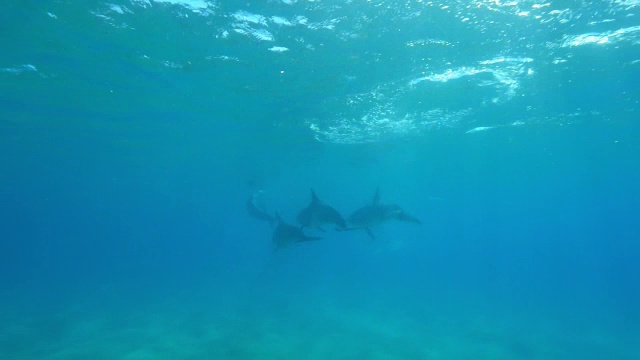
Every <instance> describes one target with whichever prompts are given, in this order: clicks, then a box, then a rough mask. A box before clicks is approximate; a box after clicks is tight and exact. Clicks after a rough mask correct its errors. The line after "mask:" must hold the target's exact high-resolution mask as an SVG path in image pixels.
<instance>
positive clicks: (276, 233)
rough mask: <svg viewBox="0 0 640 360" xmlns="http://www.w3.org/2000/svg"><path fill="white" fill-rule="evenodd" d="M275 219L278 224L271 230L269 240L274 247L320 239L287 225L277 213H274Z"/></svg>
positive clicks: (278, 247)
mask: <svg viewBox="0 0 640 360" xmlns="http://www.w3.org/2000/svg"><path fill="white" fill-rule="evenodd" d="M276 221H277V222H278V225H277V226H276V229H275V230H273V236H272V237H271V241H273V244H274V245H275V246H276V249H280V248H283V247H285V246H287V245H291V244H295V243H299V242H305V241H312V240H320V239H322V238H320V237H316V236H307V235H305V234H304V232H303V231H302V229H301V228H299V227H297V226H293V225H289V224H287V223H285V222H284V221H282V219H281V218H280V215H278V213H276Z"/></svg>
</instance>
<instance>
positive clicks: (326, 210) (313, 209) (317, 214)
mask: <svg viewBox="0 0 640 360" xmlns="http://www.w3.org/2000/svg"><path fill="white" fill-rule="evenodd" d="M297 220H298V223H300V225H302V227H310V228H317V229H319V230H322V231H324V230H323V229H322V225H325V224H336V225H337V226H338V227H339V228H342V229H346V228H347V223H346V222H345V221H344V218H343V217H342V215H340V213H339V212H338V211H337V210H336V209H334V208H333V207H332V206H331V205H329V204H327V203H325V202H323V201H322V200H320V199H319V198H318V196H317V195H316V193H315V191H313V189H311V202H310V203H309V205H308V206H307V207H306V208H304V209H302V210H301V211H300V213H299V214H298V218H297Z"/></svg>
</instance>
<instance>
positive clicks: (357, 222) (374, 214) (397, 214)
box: [348, 189, 422, 238]
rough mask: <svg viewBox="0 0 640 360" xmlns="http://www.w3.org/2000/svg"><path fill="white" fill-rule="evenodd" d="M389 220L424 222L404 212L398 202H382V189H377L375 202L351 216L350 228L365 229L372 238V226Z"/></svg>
mask: <svg viewBox="0 0 640 360" xmlns="http://www.w3.org/2000/svg"><path fill="white" fill-rule="evenodd" d="M389 220H399V221H406V222H411V223H415V224H422V222H421V221H420V219H418V218H416V217H415V216H411V215H409V214H407V213H406V212H404V210H402V208H400V206H398V205H396V204H381V203H380V189H376V194H375V195H374V196H373V202H372V203H371V204H369V205H366V206H363V207H361V208H360V209H358V210H356V211H354V212H353V214H351V215H350V216H349V219H348V222H349V225H350V228H349V229H364V230H365V231H366V232H367V234H369V236H370V237H371V238H375V236H374V235H373V232H371V227H373V226H375V225H379V224H382V223H385V222H387V221H389Z"/></svg>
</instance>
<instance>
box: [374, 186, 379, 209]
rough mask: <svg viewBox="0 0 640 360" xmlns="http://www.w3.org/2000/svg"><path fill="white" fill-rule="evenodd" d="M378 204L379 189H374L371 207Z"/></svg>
mask: <svg viewBox="0 0 640 360" xmlns="http://www.w3.org/2000/svg"><path fill="white" fill-rule="evenodd" d="M378 203H380V188H376V193H375V194H374V195H373V205H378Z"/></svg>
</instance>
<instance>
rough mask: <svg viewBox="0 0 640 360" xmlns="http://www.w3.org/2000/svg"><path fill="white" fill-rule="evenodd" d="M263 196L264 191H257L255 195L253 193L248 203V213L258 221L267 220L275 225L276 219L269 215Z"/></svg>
mask: <svg viewBox="0 0 640 360" xmlns="http://www.w3.org/2000/svg"><path fill="white" fill-rule="evenodd" d="M261 196H262V191H256V192H255V193H253V195H251V197H250V198H249V200H248V201H247V211H248V212H249V215H251V216H252V217H254V218H256V219H258V220H265V221H268V222H270V223H274V222H275V221H276V217H275V216H271V215H269V214H268V213H267V211H266V210H265V207H264V204H263V202H262V199H261Z"/></svg>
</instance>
